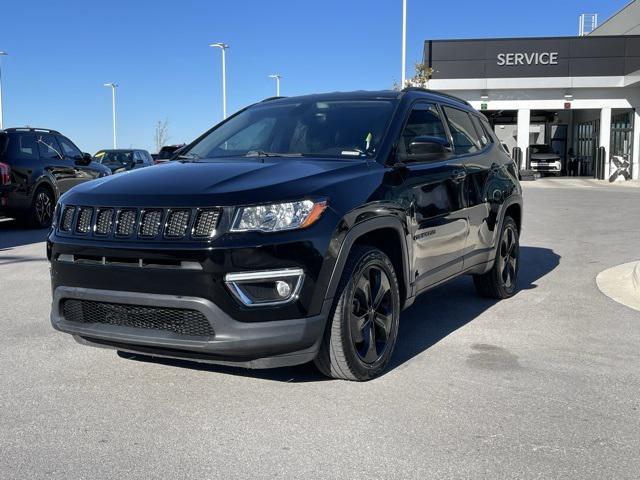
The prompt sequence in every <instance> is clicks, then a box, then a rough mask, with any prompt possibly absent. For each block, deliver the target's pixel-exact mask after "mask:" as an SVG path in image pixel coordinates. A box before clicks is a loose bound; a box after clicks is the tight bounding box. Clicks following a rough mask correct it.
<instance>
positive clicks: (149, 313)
mask: <svg viewBox="0 0 640 480" xmlns="http://www.w3.org/2000/svg"><path fill="white" fill-rule="evenodd" d="M62 315H63V316H64V319H65V320H67V321H69V322H76V323H100V324H105V325H113V326H118V327H131V328H140V329H149V330H163V331H168V332H173V333H176V334H178V335H187V336H191V337H212V336H214V331H213V328H212V327H211V324H210V323H209V321H208V320H207V317H205V316H204V315H203V314H202V313H201V312H199V311H197V310H190V309H183V308H169V307H148V306H144V305H129V304H124V303H109V302H96V301H92V300H77V299H71V298H70V299H66V300H63V301H62Z"/></svg>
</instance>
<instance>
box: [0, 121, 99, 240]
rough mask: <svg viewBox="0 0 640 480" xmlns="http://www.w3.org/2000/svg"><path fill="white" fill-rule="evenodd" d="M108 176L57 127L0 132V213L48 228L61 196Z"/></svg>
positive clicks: (33, 225)
mask: <svg viewBox="0 0 640 480" xmlns="http://www.w3.org/2000/svg"><path fill="white" fill-rule="evenodd" d="M110 174H111V170H109V169H108V168H107V167H104V166H102V165H99V164H97V163H95V162H92V157H91V155H89V154H88V153H82V152H81V151H80V149H79V148H78V147H76V145H75V144H74V143H73V142H72V141H71V140H69V139H68V138H67V137H65V136H64V135H62V134H61V133H60V132H57V131H55V130H48V129H43V128H8V129H6V130H0V215H6V216H9V217H15V218H16V219H18V220H19V221H22V222H24V223H25V224H27V225H29V226H32V227H36V228H45V227H48V226H49V225H51V219H52V217H53V210H54V207H55V204H56V202H57V201H58V198H59V197H60V195H62V194H63V193H65V192H66V191H67V190H69V189H70V188H71V187H74V186H76V185H78V184H80V183H83V182H86V181H89V180H93V179H95V178H99V177H104V176H105V175H110Z"/></svg>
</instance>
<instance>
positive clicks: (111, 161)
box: [93, 149, 154, 173]
mask: <svg viewBox="0 0 640 480" xmlns="http://www.w3.org/2000/svg"><path fill="white" fill-rule="evenodd" d="M93 160H94V161H95V162H97V163H99V164H101V165H104V166H105V167H107V168H109V170H111V173H120V172H125V171H127V170H134V169H136V168H144V167H150V166H152V165H154V161H153V158H151V154H150V153H149V152H147V151H146V150H141V149H112V150H100V151H99V152H97V153H96V154H95V155H94V156H93Z"/></svg>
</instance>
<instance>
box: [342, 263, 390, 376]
mask: <svg viewBox="0 0 640 480" xmlns="http://www.w3.org/2000/svg"><path fill="white" fill-rule="evenodd" d="M350 320H351V322H350V330H351V340H352V342H353V346H354V349H355V351H356V353H357V354H358V357H360V359H361V360H362V361H363V362H364V363H367V364H373V363H375V362H377V361H378V360H379V359H380V357H381V356H382V355H383V354H384V352H385V349H386V348H387V346H388V344H389V336H390V334H391V327H392V324H393V300H392V293H391V285H390V282H389V277H388V276H387V274H386V273H385V272H384V271H383V270H382V269H381V268H379V267H378V266H375V265H372V266H370V267H368V268H367V269H365V270H364V271H363V272H362V273H361V275H360V278H359V280H358V282H357V284H356V288H355V289H354V290H353V294H352V302H351V314H350Z"/></svg>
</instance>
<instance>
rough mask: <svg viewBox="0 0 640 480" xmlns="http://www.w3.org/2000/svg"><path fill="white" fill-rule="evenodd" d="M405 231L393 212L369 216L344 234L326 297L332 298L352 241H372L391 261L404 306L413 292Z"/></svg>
mask: <svg viewBox="0 0 640 480" xmlns="http://www.w3.org/2000/svg"><path fill="white" fill-rule="evenodd" d="M405 231H406V230H405V228H404V226H403V224H402V222H401V221H400V219H398V218H397V217H393V216H385V217H377V218H372V219H369V220H366V221H364V222H361V223H358V224H356V225H355V226H353V227H352V228H351V230H349V232H348V233H347V234H346V236H345V238H344V241H343V242H342V246H341V247H340V252H339V254H338V258H337V261H336V264H335V266H334V269H333V272H332V274H331V280H330V281H329V288H328V289H327V293H326V295H325V301H327V300H333V297H334V296H335V294H336V290H337V287H338V283H339V282H340V278H341V277H342V272H343V270H344V266H345V264H346V261H347V258H348V257H349V254H350V252H351V250H352V249H353V247H354V246H355V245H371V246H373V247H376V248H378V249H380V250H381V251H383V252H384V253H385V254H386V255H387V256H388V257H389V259H390V260H391V262H392V263H393V266H394V268H395V269H396V276H397V278H398V284H399V287H400V300H401V303H402V306H403V307H404V306H405V305H406V304H407V300H408V298H409V297H411V296H412V284H411V282H410V278H409V277H410V271H411V268H410V262H409V258H410V256H409V251H408V247H407V241H406V234H405Z"/></svg>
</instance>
